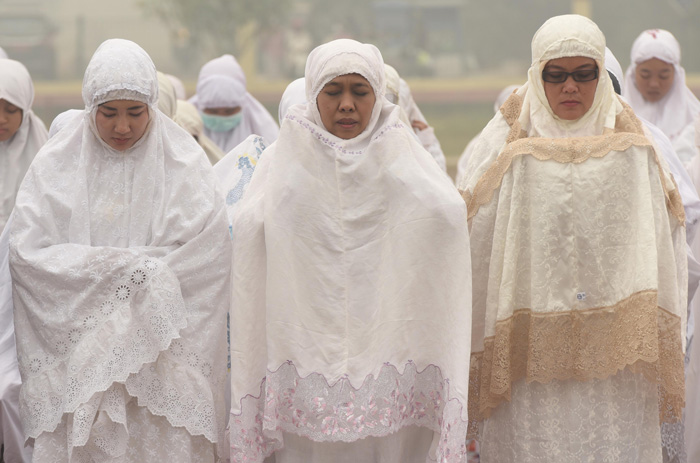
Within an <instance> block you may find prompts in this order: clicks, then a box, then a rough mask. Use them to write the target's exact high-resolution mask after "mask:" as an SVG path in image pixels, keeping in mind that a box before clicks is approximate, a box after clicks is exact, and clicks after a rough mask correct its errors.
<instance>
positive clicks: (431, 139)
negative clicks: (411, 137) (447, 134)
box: [398, 79, 447, 172]
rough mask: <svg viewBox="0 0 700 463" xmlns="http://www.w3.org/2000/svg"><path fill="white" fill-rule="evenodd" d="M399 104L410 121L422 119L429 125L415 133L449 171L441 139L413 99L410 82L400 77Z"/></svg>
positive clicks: (439, 163)
mask: <svg viewBox="0 0 700 463" xmlns="http://www.w3.org/2000/svg"><path fill="white" fill-rule="evenodd" d="M398 105H399V106H401V108H402V109H403V111H404V113H405V114H406V116H408V120H409V121H421V122H423V123H425V124H426V125H428V128H426V129H423V130H419V129H414V132H415V134H416V135H417V136H418V140H419V141H420V143H421V145H422V146H423V148H425V149H426V150H427V151H428V153H430V154H431V155H432V156H433V159H435V162H437V164H438V166H439V167H440V168H441V169H442V170H443V171H445V172H446V171H447V161H446V160H445V154H444V153H443V152H442V147H441V146H440V141H439V140H438V139H437V137H436V136H435V129H433V128H432V127H431V126H430V124H428V121H427V120H426V119H425V116H423V113H422V112H421V110H420V108H418V105H417V104H416V102H415V100H414V99H413V94H412V93H411V88H410V87H409V86H408V83H407V82H406V81H405V80H403V79H400V80H399V101H398Z"/></svg>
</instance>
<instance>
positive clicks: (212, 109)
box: [189, 55, 279, 153]
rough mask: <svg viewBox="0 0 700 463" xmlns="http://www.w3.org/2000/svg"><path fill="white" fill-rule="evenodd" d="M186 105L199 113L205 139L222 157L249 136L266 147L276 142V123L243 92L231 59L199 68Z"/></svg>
mask: <svg viewBox="0 0 700 463" xmlns="http://www.w3.org/2000/svg"><path fill="white" fill-rule="evenodd" d="M189 101H190V103H192V104H193V105H195V106H196V107H197V109H198V110H199V112H200V116H201V117H202V121H203V122H204V133H205V135H206V136H207V137H209V138H211V139H212V140H213V141H214V143H216V145H217V146H218V147H219V148H221V150H222V151H223V152H224V153H228V152H229V151H231V150H232V149H233V148H235V147H236V146H238V145H239V144H240V143H241V142H242V141H243V140H245V139H246V138H248V136H250V135H253V134H255V135H259V136H261V137H263V138H264V139H265V140H267V141H268V142H270V143H272V142H273V141H275V139H277V134H278V133H279V127H278V126H277V123H276V122H275V120H274V119H273V117H272V116H271V115H270V113H269V112H268V110H267V109H265V107H264V106H263V105H262V104H261V103H260V102H259V101H258V100H256V99H255V98H254V97H253V95H251V94H250V93H249V92H248V90H247V89H246V78H245V74H244V73H243V69H242V68H241V66H240V65H239V64H238V62H237V61H236V59H235V58H234V57H233V56H232V55H222V56H220V57H218V58H215V59H213V60H211V61H209V62H208V63H206V64H205V65H204V66H202V69H201V70H200V72H199V77H198V79H197V94H196V95H194V96H192V98H190V99H189Z"/></svg>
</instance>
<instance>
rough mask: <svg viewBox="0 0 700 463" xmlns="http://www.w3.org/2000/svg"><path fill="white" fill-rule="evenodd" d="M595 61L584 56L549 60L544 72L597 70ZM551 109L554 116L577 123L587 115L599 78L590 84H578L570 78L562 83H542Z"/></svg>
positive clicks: (589, 82)
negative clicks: (576, 121)
mask: <svg viewBox="0 0 700 463" xmlns="http://www.w3.org/2000/svg"><path fill="white" fill-rule="evenodd" d="M595 69H597V65H596V62H595V60H594V59H592V58H585V57H583V56H570V57H567V58H557V59H553V60H549V61H548V62H547V64H546V65H545V67H544V70H543V72H573V71H584V70H595ZM542 83H543V85H544V93H545V95H546V96H547V101H548V102H549V107H550V108H552V111H553V112H554V114H556V115H557V116H559V117H560V118H561V119H564V120H565V121H575V120H577V119H579V118H580V117H581V116H583V115H584V114H586V113H587V112H588V110H589V109H591V106H593V100H594V98H595V91H596V87H597V86H598V78H596V79H593V80H590V81H588V82H576V81H575V80H574V78H573V77H572V76H568V77H567V78H566V80H565V81H564V82H562V83H558V84H557V83H552V82H544V81H543V82H542Z"/></svg>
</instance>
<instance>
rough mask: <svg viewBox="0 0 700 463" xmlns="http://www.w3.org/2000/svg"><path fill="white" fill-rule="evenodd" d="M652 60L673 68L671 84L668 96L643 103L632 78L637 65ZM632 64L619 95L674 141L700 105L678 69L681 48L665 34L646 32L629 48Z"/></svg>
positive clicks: (699, 108)
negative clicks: (670, 65) (655, 59)
mask: <svg viewBox="0 0 700 463" xmlns="http://www.w3.org/2000/svg"><path fill="white" fill-rule="evenodd" d="M652 58H657V59H660V60H661V61H665V62H666V63H669V64H672V65H673V68H674V77H673V84H672V86H671V88H670V89H669V91H668V93H667V94H666V95H665V96H664V97H663V98H662V99H661V100H659V101H655V102H651V101H647V100H645V99H644V96H643V95H642V93H641V92H640V91H639V90H638V89H637V81H636V78H635V75H636V71H637V65H638V64H639V63H642V62H644V61H647V60H650V59H652ZM630 60H631V63H632V64H630V66H629V67H628V68H627V72H626V73H625V85H624V86H623V87H622V95H623V96H624V97H625V98H626V99H627V100H628V101H629V103H630V106H632V109H634V111H635V112H636V113H637V114H639V115H640V116H642V117H643V118H644V119H646V120H648V121H649V122H651V123H652V124H654V125H655V126H657V127H658V128H660V129H661V130H662V131H663V132H664V133H665V134H666V135H667V136H668V138H670V139H671V141H674V140H675V139H676V137H677V136H678V135H679V134H680V133H681V131H683V129H684V128H685V126H687V125H688V124H690V123H691V122H693V121H694V120H695V118H696V117H697V116H698V114H700V101H699V100H698V98H697V97H696V96H695V95H694V94H693V92H692V91H691V90H690V89H689V88H688V86H687V85H686V83H685V69H683V66H681V47H680V44H679V43H678V40H676V38H675V37H674V36H673V34H671V33H670V32H668V31H665V30H662V29H649V30H646V31H644V32H642V33H641V34H640V35H639V37H637V39H636V40H635V41H634V43H633V44H632V52H631V55H630Z"/></svg>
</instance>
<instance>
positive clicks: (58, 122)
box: [49, 109, 83, 138]
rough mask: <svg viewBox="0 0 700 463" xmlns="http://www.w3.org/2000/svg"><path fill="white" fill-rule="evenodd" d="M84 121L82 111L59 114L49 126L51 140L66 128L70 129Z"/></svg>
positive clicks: (70, 110) (72, 110)
mask: <svg viewBox="0 0 700 463" xmlns="http://www.w3.org/2000/svg"><path fill="white" fill-rule="evenodd" d="M82 119H83V110H82V109H67V110H65V111H63V112H62V113H59V114H58V115H57V116H56V117H54V118H53V121H51V125H50V126H49V138H51V137H53V136H54V135H56V134H57V133H58V132H60V131H61V130H63V129H64V128H65V127H69V126H72V125H74V124H79V123H80V122H81V120H82Z"/></svg>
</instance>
